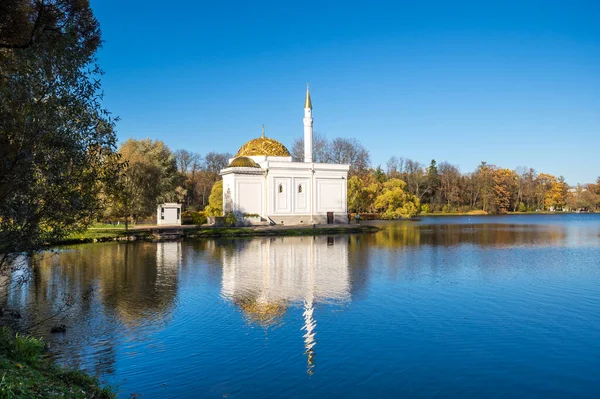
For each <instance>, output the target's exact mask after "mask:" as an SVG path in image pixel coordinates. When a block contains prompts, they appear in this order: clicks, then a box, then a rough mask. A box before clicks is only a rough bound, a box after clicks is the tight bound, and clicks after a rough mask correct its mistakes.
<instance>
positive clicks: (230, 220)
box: [225, 212, 237, 227]
mask: <svg viewBox="0 0 600 399" xmlns="http://www.w3.org/2000/svg"><path fill="white" fill-rule="evenodd" d="M236 224H237V218H236V217H235V214H234V213H233V212H227V213H226V214H225V225H226V226H227V227H235V225H236Z"/></svg>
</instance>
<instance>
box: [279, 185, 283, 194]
mask: <svg viewBox="0 0 600 399" xmlns="http://www.w3.org/2000/svg"><path fill="white" fill-rule="evenodd" d="M279 193H280V194H281V193H283V184H280V185H279Z"/></svg>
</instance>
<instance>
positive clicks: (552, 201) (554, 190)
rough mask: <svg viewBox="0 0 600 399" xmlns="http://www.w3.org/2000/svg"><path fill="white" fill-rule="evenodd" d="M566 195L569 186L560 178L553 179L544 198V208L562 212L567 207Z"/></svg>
mask: <svg viewBox="0 0 600 399" xmlns="http://www.w3.org/2000/svg"><path fill="white" fill-rule="evenodd" d="M568 193H569V186H568V185H567V183H566V182H565V179H564V178H563V177H562V176H560V177H559V178H558V179H554V180H553V181H552V182H551V183H550V187H549V189H548V191H547V192H546V196H545V198H544V204H545V205H546V208H547V209H553V210H563V209H564V208H565V206H566V205H567V195H568Z"/></svg>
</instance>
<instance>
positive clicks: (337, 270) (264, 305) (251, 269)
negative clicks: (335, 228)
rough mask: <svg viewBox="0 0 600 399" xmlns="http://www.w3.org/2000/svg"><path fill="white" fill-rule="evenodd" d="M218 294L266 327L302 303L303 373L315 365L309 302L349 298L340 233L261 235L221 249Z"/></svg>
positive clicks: (312, 304)
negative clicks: (289, 308)
mask: <svg viewBox="0 0 600 399" xmlns="http://www.w3.org/2000/svg"><path fill="white" fill-rule="evenodd" d="M222 295H223V296H224V297H226V298H228V299H230V300H232V301H233V302H234V303H235V304H236V305H237V306H239V307H240V308H241V310H242V312H243V313H244V315H245V316H246V317H247V319H248V320H249V321H250V322H252V323H257V324H259V325H261V326H262V327H264V328H269V327H271V326H273V325H276V324H278V322H279V321H280V320H281V318H282V317H283V315H284V313H285V312H286V310H287V309H288V307H290V306H303V309H304V311H303V318H304V324H303V326H302V329H301V331H303V332H304V334H303V336H302V338H303V339H304V348H305V352H304V353H305V355H306V356H307V362H308V367H307V372H308V373H309V374H312V373H313V372H314V367H315V345H316V344H317V341H316V338H315V337H316V329H317V320H316V318H315V305H317V304H319V303H323V302H326V303H332V302H333V303H343V302H347V301H349V300H350V279H349V271H348V240H347V238H344V237H335V238H333V237H284V238H262V239H253V240H251V241H244V242H236V248H235V250H234V251H224V252H223V285H222Z"/></svg>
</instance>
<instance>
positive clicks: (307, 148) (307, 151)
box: [303, 83, 313, 162]
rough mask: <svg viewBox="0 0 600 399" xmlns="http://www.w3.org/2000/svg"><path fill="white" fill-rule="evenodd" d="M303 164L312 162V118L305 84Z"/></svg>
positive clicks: (307, 87)
mask: <svg viewBox="0 0 600 399" xmlns="http://www.w3.org/2000/svg"><path fill="white" fill-rule="evenodd" d="M303 121H304V162H312V161H313V154H312V152H313V117H312V101H311V100H310V87H309V86H308V83H307V84H306V100H304V119H303Z"/></svg>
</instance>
